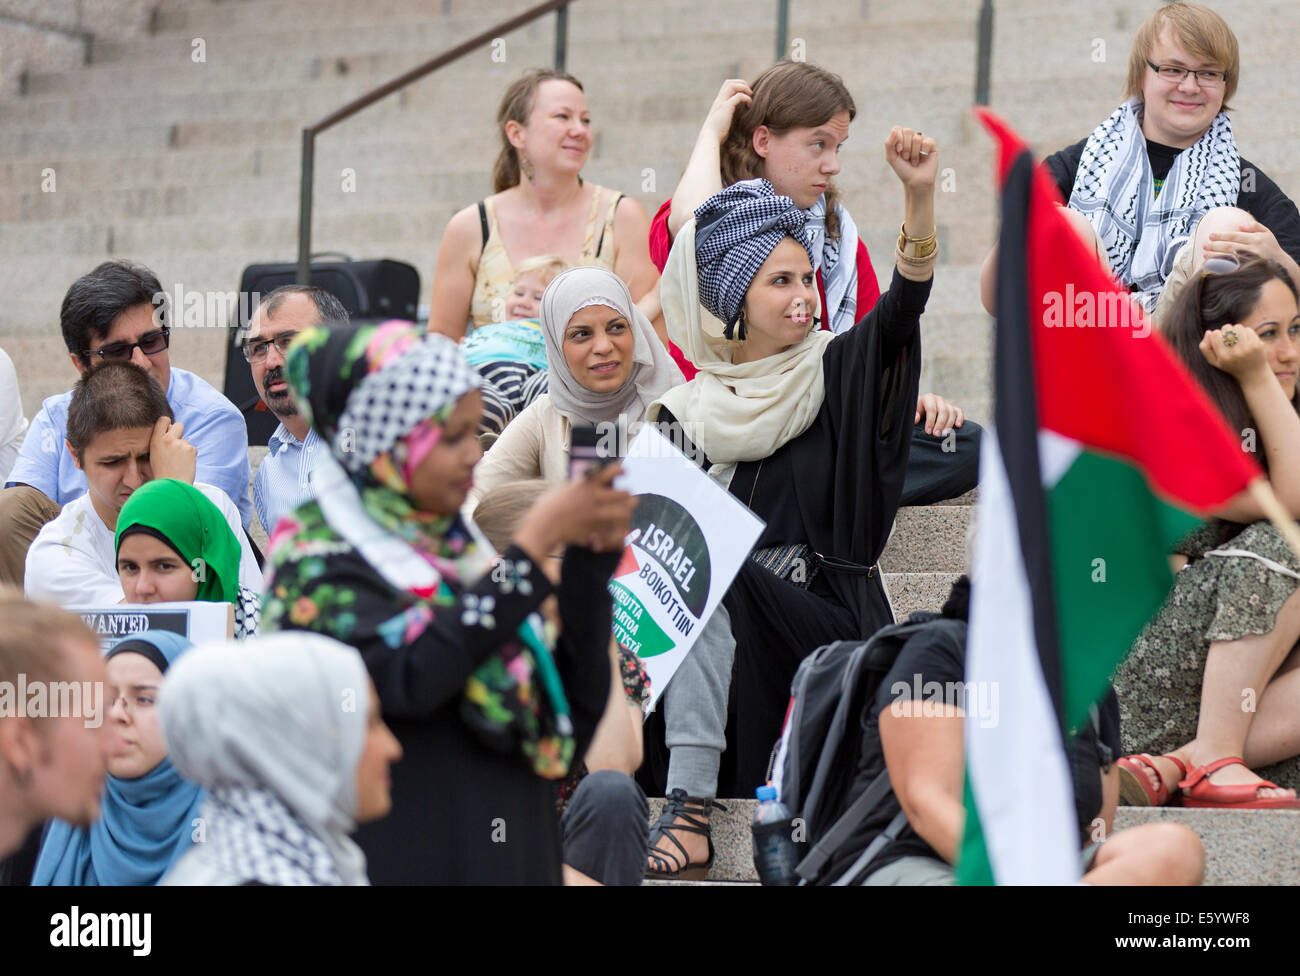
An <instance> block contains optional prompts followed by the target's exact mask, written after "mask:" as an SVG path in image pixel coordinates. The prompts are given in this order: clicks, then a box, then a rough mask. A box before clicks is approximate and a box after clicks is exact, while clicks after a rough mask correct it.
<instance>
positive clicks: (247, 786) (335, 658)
mask: <svg viewBox="0 0 1300 976" xmlns="http://www.w3.org/2000/svg"><path fill="white" fill-rule="evenodd" d="M163 686H164V687H163V692H162V694H161V695H160V699H159V700H160V703H161V704H160V707H161V718H162V726H163V737H164V739H165V740H166V742H167V749H168V754H169V755H170V757H171V760H172V763H173V764H174V765H175V767H176V769H177V770H178V771H179V772H180V773H181V775H182V776H184V777H185V778H186V779H188V780H189V781H190V782H193V783H195V784H198V785H200V786H202V787H204V788H205V789H207V791H208V797H207V800H206V801H205V802H204V804H203V807H202V809H201V812H200V818H201V821H202V824H201V831H200V832H198V833H196V835H195V838H194V840H195V843H194V846H193V847H192V848H191V849H190V850H189V852H188V853H187V854H186V855H185V856H184V857H182V858H181V860H180V861H179V862H177V864H176V866H175V868H174V869H173V870H172V871H171V873H170V874H168V875H167V877H166V878H164V879H163V882H162V883H163V884H168V885H250V884H251V885H364V884H368V883H369V882H368V881H367V878H366V859H365V855H364V854H362V852H361V848H359V847H358V846H357V845H356V844H355V843H353V842H352V840H351V838H350V837H349V836H348V835H349V834H350V833H351V832H352V830H353V828H354V827H355V826H356V824H357V823H360V822H364V821H367V820H375V819H377V818H379V817H382V816H384V815H385V814H386V813H387V812H388V809H389V807H390V806H391V801H390V799H389V792H388V766H389V764H390V763H392V762H395V761H396V760H398V759H400V758H401V755H402V750H401V746H399V745H398V743H397V740H396V739H395V738H394V737H393V734H392V732H390V731H389V730H388V727H387V726H386V725H384V722H383V719H382V718H380V716H379V699H378V697H377V696H376V694H375V689H374V685H373V684H371V682H370V677H369V675H368V674H367V672H366V667H365V664H363V663H362V660H361V655H360V654H358V653H357V651H356V650H354V649H353V648H351V647H348V646H347V645H346V644H341V643H339V642H338V641H336V640H332V639H331V638H328V637H322V636H320V635H316V634H304V633H284V634H275V635H272V636H270V637H262V638H257V639H254V640H248V641H239V642H225V643H218V644H209V645H207V646H205V647H199V648H196V649H195V650H193V651H191V652H190V653H188V654H187V655H185V657H184V658H183V659H181V660H180V661H178V662H177V663H176V665H175V666H173V667H172V668H170V669H169V670H168V672H167V677H166V679H165V680H164V682H163Z"/></svg>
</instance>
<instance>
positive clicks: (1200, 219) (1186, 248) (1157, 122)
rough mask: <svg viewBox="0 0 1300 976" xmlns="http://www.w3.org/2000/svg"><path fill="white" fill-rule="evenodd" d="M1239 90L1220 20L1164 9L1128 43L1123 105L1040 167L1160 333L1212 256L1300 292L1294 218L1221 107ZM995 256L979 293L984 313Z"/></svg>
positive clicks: (1194, 10) (1299, 227)
mask: <svg viewBox="0 0 1300 976" xmlns="http://www.w3.org/2000/svg"><path fill="white" fill-rule="evenodd" d="M1239 78H1240V57H1239V54H1238V48H1237V38H1236V36H1235V35H1234V34H1233V33H1232V29H1231V28H1230V27H1228V25H1227V23H1225V22H1224V20H1223V18H1222V17H1220V16H1219V15H1218V14H1217V13H1215V12H1214V11H1213V10H1210V9H1209V8H1207V7H1202V6H1199V5H1197V4H1191V3H1171V4H1168V5H1166V6H1163V7H1161V8H1160V9H1159V10H1157V11H1156V12H1155V13H1153V14H1152V15H1151V16H1150V17H1148V18H1147V20H1146V22H1145V23H1144V24H1143V25H1142V26H1141V27H1140V28H1138V32H1137V36H1136V37H1135V38H1134V40H1133V49H1132V52H1131V53H1130V57H1129V72H1128V80H1127V87H1126V90H1125V95H1126V97H1127V98H1128V101H1126V102H1125V103H1124V104H1123V105H1121V106H1120V107H1119V108H1118V109H1116V110H1115V111H1114V112H1113V113H1112V114H1111V115H1110V116H1109V117H1108V118H1107V119H1106V120H1105V121H1104V122H1102V123H1101V125H1099V126H1098V127H1097V128H1096V129H1095V130H1094V131H1093V132H1092V134H1091V135H1090V136H1088V138H1086V139H1082V140H1080V141H1079V142H1077V143H1075V144H1074V145H1072V146H1068V147H1066V148H1065V149H1062V150H1061V151H1060V152H1057V153H1053V154H1052V155H1051V156H1048V157H1047V159H1045V160H1044V165H1046V167H1047V170H1048V173H1049V174H1050V175H1051V176H1052V178H1053V180H1054V181H1055V182H1056V185H1057V187H1058V188H1059V189H1060V191H1061V196H1062V197H1063V198H1064V199H1065V200H1066V201H1067V202H1068V205H1069V207H1070V209H1072V210H1074V211H1077V212H1078V213H1080V214H1082V215H1083V216H1085V217H1086V218H1087V219H1088V221H1089V223H1090V224H1091V227H1092V231H1093V233H1094V234H1095V235H1096V238H1097V240H1098V241H1099V242H1100V245H1101V249H1102V253H1103V254H1105V256H1106V257H1107V259H1108V261H1109V264H1110V267H1111V270H1112V272H1113V273H1114V274H1115V276H1116V278H1117V279H1119V281H1121V282H1122V283H1123V284H1125V285H1127V286H1128V287H1129V288H1130V289H1131V290H1132V291H1133V293H1134V297H1135V298H1137V299H1138V300H1139V301H1141V303H1142V305H1143V307H1144V308H1145V310H1146V311H1147V312H1148V313H1153V314H1154V315H1155V319H1156V322H1157V325H1158V324H1159V321H1160V319H1161V316H1162V313H1163V311H1164V310H1165V309H1167V308H1168V307H1169V306H1170V304H1171V303H1172V300H1173V298H1174V296H1175V295H1176V294H1177V292H1178V290H1179V289H1180V288H1181V287H1182V285H1183V283H1184V282H1186V281H1187V279H1188V278H1189V277H1190V276H1191V275H1192V274H1194V273H1195V272H1196V271H1197V270H1198V269H1199V268H1200V265H1201V263H1202V262H1203V261H1204V259H1205V258H1206V257H1207V256H1212V255H1214V254H1232V253H1234V252H1245V253H1249V254H1255V255H1259V256H1261V257H1267V258H1270V259H1272V260H1274V261H1276V262H1278V263H1279V264H1281V265H1282V266H1283V267H1284V268H1286V269H1287V271H1288V272H1289V274H1290V275H1291V277H1292V279H1293V280H1294V281H1296V283H1297V285H1300V263H1297V262H1300V211H1297V210H1296V205H1295V204H1294V203H1293V202H1292V201H1291V199H1290V198H1289V197H1288V196H1287V195H1286V194H1285V193H1283V192H1282V190H1281V189H1280V188H1279V187H1278V185H1277V184H1276V183H1275V182H1273V180H1271V179H1269V177H1268V176H1266V175H1265V174H1264V172H1263V171H1262V170H1260V169H1259V167H1257V166H1255V165H1254V164H1253V163H1251V162H1249V161H1248V160H1246V159H1245V158H1243V157H1242V156H1241V154H1240V153H1239V152H1238V150H1237V144H1236V142H1235V140H1234V139H1233V133H1232V124H1231V122H1230V121H1229V118H1228V112H1229V105H1228V102H1229V100H1230V99H1231V98H1232V96H1233V95H1234V94H1235V93H1236V90H1237V82H1238V80H1239ZM995 254H996V249H995V250H994V254H992V255H990V258H989V260H987V261H986V262H985V265H984V269H983V274H982V276H981V282H980V284H981V291H982V293H983V296H984V304H985V307H986V308H988V309H989V311H993V307H992V296H993V279H994V268H995V266H996V261H995V260H994V256H995Z"/></svg>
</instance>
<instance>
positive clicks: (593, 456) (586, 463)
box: [569, 424, 618, 481]
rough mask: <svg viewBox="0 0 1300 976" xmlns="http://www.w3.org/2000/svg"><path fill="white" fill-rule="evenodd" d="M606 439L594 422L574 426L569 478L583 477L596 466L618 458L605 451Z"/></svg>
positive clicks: (601, 465) (571, 432) (570, 447)
mask: <svg viewBox="0 0 1300 976" xmlns="http://www.w3.org/2000/svg"><path fill="white" fill-rule="evenodd" d="M606 449H607V445H606V439H605V438H602V437H601V436H600V432H599V431H598V430H597V429H596V427H595V426H594V425H592V424H584V425H582V426H577V427H574V428H573V429H572V430H571V431H570V433H569V480H570V481H572V480H573V479H574V478H583V477H586V475H587V474H588V473H589V472H591V471H592V470H594V469H596V468H601V467H604V466H605V465H606V464H609V463H611V462H613V461H617V460H618V455H617V454H613V455H608V454H606V453H604V451H605V450H606Z"/></svg>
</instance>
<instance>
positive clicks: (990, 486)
mask: <svg viewBox="0 0 1300 976" xmlns="http://www.w3.org/2000/svg"><path fill="white" fill-rule="evenodd" d="M984 438H985V440H984V441H983V443H982V445H981V448H980V454H981V458H980V497H979V504H978V509H977V512H976V525H977V529H976V536H975V558H974V573H973V576H972V585H973V587H974V592H973V595H972V596H973V599H972V605H971V619H970V636H969V641H968V644H967V650H966V680H967V681H968V682H988V683H990V684H989V685H988V686H987V687H990V688H992V687H996V688H997V691H998V697H997V698H996V699H992V698H990V699H989V700H996V701H997V702H999V714H998V715H996V716H995V717H994V719H993V721H992V722H991V723H990V722H989V721H988V719H987V718H985V719H983V720H981V718H980V716H977V715H972V714H968V715H967V716H966V724H965V734H966V763H967V770H968V772H969V774H970V781H971V791H972V793H973V794H974V798H975V805H976V808H977V809H978V811H979V818H980V825H981V827H982V829H983V833H984V841H985V844H986V847H987V850H988V856H989V866H990V867H991V868H992V870H993V878H994V880H995V881H996V882H997V883H998V884H1069V883H1072V882H1075V881H1078V879H1079V873H1080V872H1079V831H1078V824H1077V817H1076V814H1075V810H1074V799H1073V797H1074V790H1073V787H1072V786H1071V783H1070V770H1069V766H1068V764H1067V762H1066V758H1065V752H1064V748H1063V745H1062V742H1061V733H1060V730H1059V728H1058V726H1057V721H1056V716H1055V712H1054V710H1053V708H1052V702H1051V697H1050V696H1049V694H1048V691H1047V686H1046V684H1045V683H1044V681H1043V673H1042V667H1041V665H1040V663H1039V659H1038V648H1037V644H1036V641H1035V639H1034V621H1033V605H1032V603H1031V602H1030V596H1029V580H1028V577H1027V576H1026V572H1025V566H1024V561H1023V559H1022V558H1021V552H1020V533H1019V529H1018V527H1017V523H1016V516H1015V506H1014V504H1013V500H1012V496H1011V490H1010V486H1009V484H1008V481H1007V472H1006V467H1005V465H1004V463H1003V459H1002V451H1001V447H1000V445H999V444H998V440H997V435H996V432H995V431H994V430H993V428H992V427H989V428H986V429H985V431H984ZM1043 446H1044V447H1046V445H1043ZM1060 446H1061V445H1059V444H1057V445H1053V447H1054V448H1059V447H1060ZM1051 453H1052V461H1053V462H1054V463H1053V464H1052V465H1051V466H1052V467H1054V468H1055V467H1056V465H1057V464H1058V463H1059V462H1060V460H1061V456H1060V452H1059V451H1058V450H1055V449H1054V450H1052V452H1051ZM1062 470H1064V468H1057V470H1056V475H1057V476H1058V477H1059V474H1060V472H1061V471H1062ZM970 687H973V688H974V689H976V690H977V691H978V690H980V689H981V688H982V687H985V686H984V685H980V684H974V685H970ZM989 694H990V695H991V694H992V691H991V690H990V692H989ZM985 726H987V727H985Z"/></svg>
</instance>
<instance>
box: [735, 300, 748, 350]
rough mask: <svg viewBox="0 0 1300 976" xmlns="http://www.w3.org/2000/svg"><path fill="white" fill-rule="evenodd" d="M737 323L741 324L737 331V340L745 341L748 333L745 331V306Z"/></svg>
mask: <svg viewBox="0 0 1300 976" xmlns="http://www.w3.org/2000/svg"><path fill="white" fill-rule="evenodd" d="M737 325H738V326H739V331H737V333H736V341H737V342H744V341H745V335H746V333H745V310H744V309H743V308H742V309H741V310H740V318H739V319H738V320H737Z"/></svg>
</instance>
